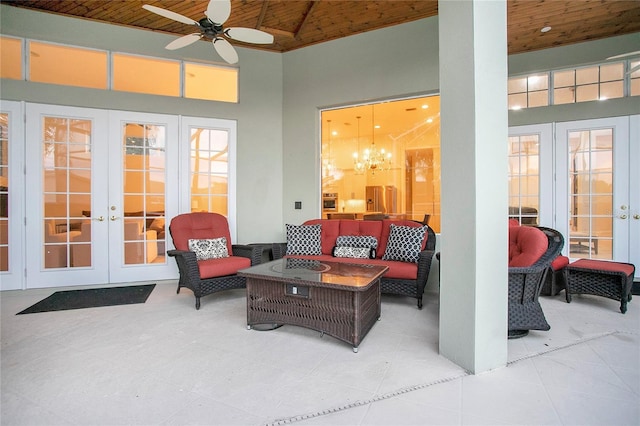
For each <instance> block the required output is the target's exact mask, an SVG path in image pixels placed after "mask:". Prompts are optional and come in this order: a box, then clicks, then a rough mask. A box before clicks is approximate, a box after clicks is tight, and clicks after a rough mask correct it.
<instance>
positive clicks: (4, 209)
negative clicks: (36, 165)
mask: <svg viewBox="0 0 640 426" xmlns="http://www.w3.org/2000/svg"><path fill="white" fill-rule="evenodd" d="M8 270H9V114H0V271H8Z"/></svg>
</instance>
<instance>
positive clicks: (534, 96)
mask: <svg viewBox="0 0 640 426" xmlns="http://www.w3.org/2000/svg"><path fill="white" fill-rule="evenodd" d="M547 105H549V91H548V90H540V91H537V92H529V101H528V106H529V108H532V107H539V106H547Z"/></svg>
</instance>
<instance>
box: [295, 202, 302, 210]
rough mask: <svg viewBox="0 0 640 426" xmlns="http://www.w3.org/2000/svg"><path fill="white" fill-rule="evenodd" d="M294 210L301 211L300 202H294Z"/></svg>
mask: <svg viewBox="0 0 640 426" xmlns="http://www.w3.org/2000/svg"><path fill="white" fill-rule="evenodd" d="M295 209H296V210H302V201H296V203H295Z"/></svg>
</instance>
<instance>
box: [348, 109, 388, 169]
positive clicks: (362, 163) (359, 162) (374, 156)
mask: <svg viewBox="0 0 640 426" xmlns="http://www.w3.org/2000/svg"><path fill="white" fill-rule="evenodd" d="M357 118H358V151H357V152H354V153H353V171H354V173H355V174H357V175H361V174H363V173H364V172H366V171H367V170H370V171H371V174H372V175H375V174H376V172H377V171H382V170H389V169H390V168H391V153H390V152H386V151H385V150H384V148H381V149H380V150H378V148H377V147H376V138H375V129H377V128H379V127H380V126H374V128H373V129H372V132H371V134H372V137H371V146H370V147H369V148H366V149H365V150H364V152H363V153H362V158H360V116H358V117H357Z"/></svg>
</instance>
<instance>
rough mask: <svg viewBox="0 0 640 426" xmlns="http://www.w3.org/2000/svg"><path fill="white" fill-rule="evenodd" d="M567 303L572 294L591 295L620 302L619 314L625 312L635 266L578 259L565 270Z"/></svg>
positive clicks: (569, 301)
mask: <svg viewBox="0 0 640 426" xmlns="http://www.w3.org/2000/svg"><path fill="white" fill-rule="evenodd" d="M565 271H566V274H567V276H566V284H567V288H566V291H565V294H566V299H567V303H571V295H572V294H593V295H595V296H602V297H607V298H609V299H613V300H619V301H620V312H622V313H623V314H624V313H625V312H627V302H630V301H631V287H632V285H633V275H634V273H635V266H634V265H632V264H631V263H621V262H608V261H605V260H592V259H580V260H576V261H575V262H573V263H571V264H569V266H567V267H566V268H565Z"/></svg>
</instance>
